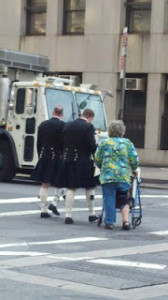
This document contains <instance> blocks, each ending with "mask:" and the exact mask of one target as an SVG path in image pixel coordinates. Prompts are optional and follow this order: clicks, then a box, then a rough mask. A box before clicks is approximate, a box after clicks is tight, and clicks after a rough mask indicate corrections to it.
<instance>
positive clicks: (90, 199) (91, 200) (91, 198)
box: [86, 189, 95, 216]
mask: <svg viewBox="0 0 168 300" xmlns="http://www.w3.org/2000/svg"><path fill="white" fill-rule="evenodd" d="M94 194H95V193H94V189H86V200H87V204H88V209H89V216H94V215H95V210H94Z"/></svg>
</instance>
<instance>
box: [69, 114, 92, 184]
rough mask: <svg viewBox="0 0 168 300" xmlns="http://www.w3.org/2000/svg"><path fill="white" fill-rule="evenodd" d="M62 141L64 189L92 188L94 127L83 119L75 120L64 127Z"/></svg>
mask: <svg viewBox="0 0 168 300" xmlns="http://www.w3.org/2000/svg"><path fill="white" fill-rule="evenodd" d="M63 140H64V151H63V161H64V174H63V179H64V187H67V188H72V189H76V188H92V187H94V186H95V179H94V177H93V173H94V166H93V159H92V157H91V154H94V152H95V150H96V141H95V137H94V127H93V125H92V124H90V123H87V121H86V120H84V119H77V120H75V121H72V122H69V123H67V124H66V125H65V127H64V130H63Z"/></svg>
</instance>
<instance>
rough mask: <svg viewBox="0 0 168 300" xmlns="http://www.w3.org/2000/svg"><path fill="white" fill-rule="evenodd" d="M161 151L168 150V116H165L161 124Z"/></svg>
mask: <svg viewBox="0 0 168 300" xmlns="http://www.w3.org/2000/svg"><path fill="white" fill-rule="evenodd" d="M160 149H161V150H168V114H165V113H164V114H163V116H162V123H161V140H160Z"/></svg>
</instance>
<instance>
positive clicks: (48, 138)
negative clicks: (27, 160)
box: [31, 106, 65, 218]
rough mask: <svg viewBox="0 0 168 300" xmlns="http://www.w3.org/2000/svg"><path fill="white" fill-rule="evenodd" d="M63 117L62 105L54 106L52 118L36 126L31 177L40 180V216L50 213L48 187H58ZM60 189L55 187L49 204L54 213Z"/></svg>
mask: <svg viewBox="0 0 168 300" xmlns="http://www.w3.org/2000/svg"><path fill="white" fill-rule="evenodd" d="M62 117H63V108H62V106H56V107H55V108H54V110H53V113H52V118H51V119H49V120H46V121H43V122H42V123H41V124H40V126H39V128H38V136H37V152H38V156H39V160H38V162H37V165H36V167H35V170H34V172H33V174H32V176H31V179H33V180H35V181H38V182H41V183H42V185H41V188H40V201H41V218H49V217H50V214H49V213H48V209H47V195H48V188H49V186H50V185H52V182H53V180H54V186H55V187H57V188H59V186H60V173H61V170H62V151H63V143H62V131H63V128H64V125H65V123H64V122H63V121H62V120H61V118H62ZM59 196H60V189H56V193H55V197H54V199H53V201H52V203H51V204H50V205H49V207H48V208H49V210H51V211H52V212H53V213H54V214H55V215H59V212H58V210H57V200H59Z"/></svg>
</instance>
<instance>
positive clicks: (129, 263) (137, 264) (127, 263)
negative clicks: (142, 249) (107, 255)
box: [89, 259, 166, 270]
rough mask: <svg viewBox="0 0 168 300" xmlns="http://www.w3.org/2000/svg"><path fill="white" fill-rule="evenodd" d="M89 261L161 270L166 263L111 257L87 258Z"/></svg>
mask: <svg viewBox="0 0 168 300" xmlns="http://www.w3.org/2000/svg"><path fill="white" fill-rule="evenodd" d="M89 262H92V263H95V264H100V265H107V266H120V267H133V268H146V269H158V270H163V269H165V268H166V265H159V264H148V263H141V262H133V261H126V260H125V261H123V260H111V259H94V260H89Z"/></svg>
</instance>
